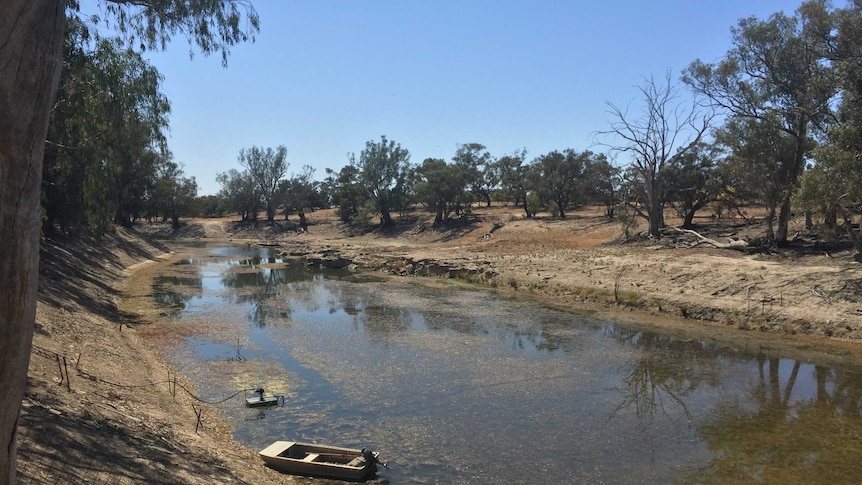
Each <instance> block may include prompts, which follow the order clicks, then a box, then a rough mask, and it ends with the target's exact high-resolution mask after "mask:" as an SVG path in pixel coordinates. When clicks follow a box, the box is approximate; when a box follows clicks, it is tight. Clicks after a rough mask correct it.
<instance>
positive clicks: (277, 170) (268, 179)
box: [237, 145, 290, 224]
mask: <svg viewBox="0 0 862 485" xmlns="http://www.w3.org/2000/svg"><path fill="white" fill-rule="evenodd" d="M237 160H239V164H240V165H242V166H243V167H245V168H246V170H247V171H248V174H249V176H250V177H251V179H252V180H254V183H255V184H256V185H257V189H258V193H259V194H260V197H261V201H262V203H263V207H264V209H265V210H266V220H267V221H268V222H269V223H270V224H271V223H272V222H273V221H274V220H275V211H276V208H277V207H278V206H279V200H278V196H279V194H280V193H279V185H280V184H281V180H282V179H283V178H284V176H285V174H286V173H287V167H288V166H289V165H290V164H288V163H287V148H285V146H284V145H279V146H278V147H277V148H276V149H275V150H273V149H272V148H259V147H256V146H252V147H251V148H243V149H241V150H240V151H239V157H238V158H237Z"/></svg>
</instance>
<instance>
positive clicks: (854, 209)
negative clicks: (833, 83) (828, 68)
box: [798, 2, 862, 261]
mask: <svg viewBox="0 0 862 485" xmlns="http://www.w3.org/2000/svg"><path fill="white" fill-rule="evenodd" d="M816 7H820V6H819V5H813V6H811V7H810V9H811V10H813V13H812V14H811V16H812V17H815V15H817V14H818V13H819V16H818V17H817V18H820V19H821V21H823V22H824V23H826V25H827V26H828V25H832V26H833V27H834V28H832V29H828V32H829V33H830V34H831V35H830V36H829V37H826V38H825V41H826V46H827V48H828V56H829V60H830V61H831V62H832V65H833V67H834V68H835V71H836V72H837V74H838V86H839V89H840V97H839V102H838V103H837V109H836V117H835V120H834V122H833V123H830V124H828V125H827V127H828V129H827V132H826V143H824V144H822V145H820V146H818V147H817V148H816V149H814V150H813V151H812V156H813V158H814V160H815V164H814V166H813V167H812V168H811V169H810V170H808V171H806V173H805V174H804V175H803V177H802V183H801V190H800V192H799V194H798V201H799V202H800V203H801V204H802V205H803V207H804V208H805V209H806V210H809V211H810V210H819V211H820V212H821V213H822V214H823V216H824V220H823V222H824V224H825V225H826V226H827V231H825V232H832V233H833V234H834V232H835V231H834V230H835V229H838V223H839V217H840V219H841V226H843V229H844V231H845V232H846V234H847V235H848V236H849V237H850V239H851V241H852V242H853V245H854V247H855V249H856V259H857V260H860V261H862V229H860V228H862V225H860V223H859V222H860V217H862V182H860V181H862V54H860V52H862V4H860V3H859V2H851V3H849V5H848V6H847V7H846V8H843V9H837V10H835V11H833V12H828V15H826V14H825V13H824V12H823V11H822V10H820V11H818V9H817V8H816ZM822 30H827V29H826V28H824V29H822Z"/></svg>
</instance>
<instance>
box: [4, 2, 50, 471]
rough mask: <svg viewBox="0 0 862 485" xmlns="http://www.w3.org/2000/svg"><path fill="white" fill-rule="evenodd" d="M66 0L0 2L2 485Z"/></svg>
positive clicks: (10, 446) (26, 343)
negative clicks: (46, 137) (43, 161)
mask: <svg viewBox="0 0 862 485" xmlns="http://www.w3.org/2000/svg"><path fill="white" fill-rule="evenodd" d="M64 6H65V2H64V1H63V0H42V1H33V0H0V12H2V14H0V237H2V239H3V244H0V483H15V482H16V472H15V463H16V452H17V436H16V430H17V425H18V413H19V410H20V407H21V399H22V398H23V397H24V389H25V386H26V383H27V367H28V365H29V362H30V346H31V343H32V341H33V326H34V321H35V317H36V285H37V281H38V274H39V224H40V221H39V212H40V211H39V201H40V189H41V184H42V156H43V152H44V148H45V136H46V133H47V131H48V117H49V115H50V112H51V103H52V101H53V98H54V93H55V92H56V90H57V85H58V82H59V79H60V69H61V66H62V58H63V20H64V18H65V9H64Z"/></svg>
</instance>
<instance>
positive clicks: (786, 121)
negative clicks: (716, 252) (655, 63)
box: [683, 1, 838, 244]
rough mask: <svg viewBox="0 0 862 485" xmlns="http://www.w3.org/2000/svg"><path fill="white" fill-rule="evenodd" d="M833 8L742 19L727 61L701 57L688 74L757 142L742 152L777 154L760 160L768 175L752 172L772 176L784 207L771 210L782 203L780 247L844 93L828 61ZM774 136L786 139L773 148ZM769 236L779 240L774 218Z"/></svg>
mask: <svg viewBox="0 0 862 485" xmlns="http://www.w3.org/2000/svg"><path fill="white" fill-rule="evenodd" d="M827 6H828V4H826V3H825V2H817V1H812V2H807V3H804V4H803V5H802V6H801V7H800V8H799V10H797V14H796V15H795V16H787V15H785V14H783V13H775V14H773V15H771V16H770V17H769V19H767V20H760V19H757V18H754V17H751V18H746V19H742V20H740V21H739V24H738V26H737V27H735V28H734V29H733V30H732V33H733V35H732V39H731V40H732V43H733V47H732V48H731V49H730V50H729V51H728V53H727V56H726V57H725V58H724V60H723V61H721V62H720V63H718V64H706V63H703V62H701V61H700V60H697V61H695V62H693V63H692V64H691V65H690V66H689V67H688V69H687V70H686V71H685V75H684V77H683V79H684V80H685V82H687V83H688V84H690V85H691V86H692V87H693V88H694V89H695V90H696V91H697V92H700V93H702V94H704V95H706V96H707V97H708V98H709V99H710V100H711V101H712V103H713V104H714V106H716V107H718V108H721V109H724V110H726V111H727V112H729V113H730V114H731V119H730V122H731V123H735V124H736V126H732V127H730V131H737V132H744V133H745V135H746V138H747V141H748V142H749V143H753V144H754V145H755V146H754V147H744V146H739V145H740V144H739V143H738V142H734V144H735V145H737V146H736V147H735V149H736V151H737V152H752V151H753V152H759V153H761V154H764V155H767V156H770V157H772V158H771V159H769V160H762V158H758V159H757V160H758V162H757V163H766V164H768V166H769V171H768V172H766V173H762V174H761V173H757V171H756V170H749V172H750V173H751V174H753V175H755V176H756V177H765V178H768V179H769V184H768V185H769V187H768V189H767V190H768V191H769V192H770V194H769V195H770V197H773V196H777V197H778V201H777V202H773V201H771V200H770V201H768V202H767V204H768V205H769V206H770V208H771V211H772V212H774V210H775V209H774V207H772V206H773V204H774V203H777V204H779V205H780V214H779V216H778V223H777V230H776V231H775V233H774V239H775V241H776V242H777V243H779V244H780V243H784V242H786V241H787V233H788V224H789V220H790V210H791V207H790V200H791V199H790V198H791V196H792V194H793V192H794V191H795V190H796V188H797V187H798V184H799V180H800V177H801V176H802V173H803V171H804V169H805V161H806V157H807V156H808V155H809V152H810V150H811V148H812V147H813V144H812V143H811V133H812V132H814V131H815V130H816V129H817V128H819V127H820V126H822V124H823V123H826V122H828V120H829V118H830V116H831V110H832V102H833V100H834V99H835V95H836V94H837V86H838V85H837V83H836V75H835V70H834V68H833V66H832V64H831V63H830V62H828V60H829V59H830V57H831V56H830V54H829V52H828V51H829V49H830V47H829V46H830V44H831V42H829V39H830V37H832V30H833V20H832V16H831V15H830V13H829V12H828V11H827ZM731 139H732V137H731ZM773 139H774V140H780V143H779V145H781V146H780V147H778V148H770V147H769V146H768V145H769V143H770V142H771V140H773ZM788 148H789V149H788ZM746 158H747V159H748V160H749V161H754V160H755V159H754V158H752V157H750V156H746ZM762 168H765V167H762ZM749 185H751V186H757V185H759V184H758V183H750V184H749ZM767 238H768V239H773V228H772V218H771V217H770V218H769V219H768V226H767Z"/></svg>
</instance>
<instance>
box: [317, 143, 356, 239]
mask: <svg viewBox="0 0 862 485" xmlns="http://www.w3.org/2000/svg"><path fill="white" fill-rule="evenodd" d="M349 162H350V163H348V164H347V165H346V166H344V167H342V168H341V170H340V171H339V172H338V173H335V172H334V171H333V170H331V169H326V173H327V177H326V179H325V180H324V182H323V186H324V191H325V192H326V193H328V194H329V197H330V199H331V201H332V204H333V205H335V206H336V207H338V210H337V213H338V216H339V217H340V218H341V222H344V223H345V224H350V223H351V222H353V221H354V219H355V218H356V217H357V216H358V215H359V208H360V206H361V205H362V202H363V200H364V199H365V197H366V193H365V189H364V188H363V187H362V184H361V183H360V180H359V175H360V172H359V167H357V166H356V160H355V158H354V157H352V156H351V157H350V160H349Z"/></svg>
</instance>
